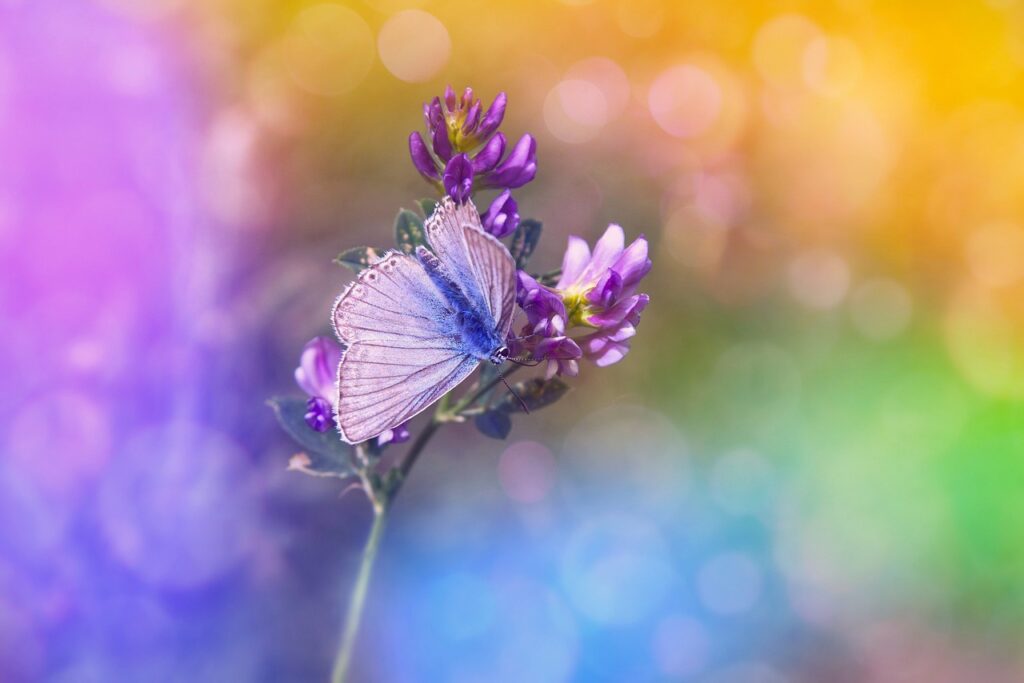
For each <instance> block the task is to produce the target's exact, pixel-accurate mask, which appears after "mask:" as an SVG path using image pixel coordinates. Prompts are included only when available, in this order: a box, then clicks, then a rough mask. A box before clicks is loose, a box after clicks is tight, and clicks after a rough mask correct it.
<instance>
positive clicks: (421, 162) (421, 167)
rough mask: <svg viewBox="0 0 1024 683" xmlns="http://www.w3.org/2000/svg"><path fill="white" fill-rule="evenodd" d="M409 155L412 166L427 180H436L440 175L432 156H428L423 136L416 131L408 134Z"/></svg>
mask: <svg viewBox="0 0 1024 683" xmlns="http://www.w3.org/2000/svg"><path fill="white" fill-rule="evenodd" d="M409 156H411V157H412V163H413V166H415V167H416V170H417V171H419V172H420V175H422V176H423V177H424V178H426V179H427V180H429V181H431V182H437V180H438V179H439V178H440V177H441V176H440V173H439V172H438V170H437V165H436V164H435V162H434V157H432V156H430V151H429V150H428V149H427V143H425V142H423V136H422V135H420V134H419V133H418V132H416V133H412V134H410V135H409Z"/></svg>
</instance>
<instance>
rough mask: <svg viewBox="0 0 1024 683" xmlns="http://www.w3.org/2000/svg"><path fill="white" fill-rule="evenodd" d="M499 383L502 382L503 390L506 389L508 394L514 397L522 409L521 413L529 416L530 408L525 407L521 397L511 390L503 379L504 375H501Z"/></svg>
mask: <svg viewBox="0 0 1024 683" xmlns="http://www.w3.org/2000/svg"><path fill="white" fill-rule="evenodd" d="M501 382H502V384H504V385H505V388H506V389H508V390H509V392H511V394H512V395H513V396H515V397H516V400H517V401H519V405H521V406H522V407H523V412H525V413H526V414H527V415H529V414H530V408H529V407H528V406H527V405H526V401H524V400H523V397H522V396H520V395H519V394H517V393H516V390H515V389H513V388H512V386H511V385H510V384H509V383H508V380H507V379H505V375H501Z"/></svg>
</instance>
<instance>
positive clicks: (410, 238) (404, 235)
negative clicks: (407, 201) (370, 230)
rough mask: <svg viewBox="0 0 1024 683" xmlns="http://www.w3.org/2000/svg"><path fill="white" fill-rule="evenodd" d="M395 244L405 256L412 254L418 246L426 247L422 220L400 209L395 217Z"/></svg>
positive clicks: (410, 212)
mask: <svg viewBox="0 0 1024 683" xmlns="http://www.w3.org/2000/svg"><path fill="white" fill-rule="evenodd" d="M395 243H396V244H397V245H398V248H399V249H401V250H402V251H404V252H405V253H406V254H412V253H414V252H415V251H416V247H418V246H419V245H421V244H422V245H423V246H427V235H426V233H425V232H423V219H422V218H420V217H419V216H417V215H416V214H415V213H413V212H412V211H409V210H408V209H402V210H401V211H399V212H398V215H397V216H395Z"/></svg>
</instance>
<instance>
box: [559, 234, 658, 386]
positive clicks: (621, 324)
mask: <svg viewBox="0 0 1024 683" xmlns="http://www.w3.org/2000/svg"><path fill="white" fill-rule="evenodd" d="M624 245H625V235H624V233H623V231H622V228H620V227H619V226H618V225H609V226H608V229H607V230H605V233H604V235H603V236H602V237H601V239H599V240H598V241H597V244H595V245H594V251H593V253H591V251H590V247H589V246H587V243H586V241H585V240H583V239H581V238H579V237H576V236H571V237H569V245H568V247H567V249H566V251H565V257H564V259H563V261H562V276H561V278H560V279H559V280H558V284H557V285H556V289H557V290H558V291H559V293H560V294H561V299H562V302H563V304H564V305H565V308H566V312H567V321H568V323H569V326H570V327H573V326H583V327H588V328H591V329H593V330H594V331H593V332H591V333H589V334H587V335H585V336H583V337H581V338H579V339H578V340H577V341H578V342H579V345H580V347H581V348H582V350H583V355H584V356H585V357H586V358H588V359H590V360H592V361H593V362H594V363H596V364H597V365H598V366H599V367H604V366H606V365H611V364H613V363H617V362H618V361H620V360H622V358H623V357H624V356H625V355H626V353H627V352H628V351H629V339H630V338H631V337H633V335H635V334H636V326H637V325H638V324H639V323H640V314H641V313H642V312H643V310H644V308H646V307H647V304H648V302H649V301H650V297H648V296H647V295H646V294H636V293H635V292H636V287H637V285H638V284H639V283H640V280H642V279H643V277H644V276H645V275H647V273H648V272H650V270H651V259H650V258H648V256H647V247H648V245H647V240H646V239H644V237H643V236H641V237H638V238H637V239H635V240H634V241H633V242H632V243H631V244H630V245H629V246H628V247H626V246H624Z"/></svg>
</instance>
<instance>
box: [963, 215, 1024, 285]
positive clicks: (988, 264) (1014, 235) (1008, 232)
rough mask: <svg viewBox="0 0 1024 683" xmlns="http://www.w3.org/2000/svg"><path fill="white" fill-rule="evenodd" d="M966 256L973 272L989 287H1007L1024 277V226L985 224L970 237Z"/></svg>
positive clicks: (1002, 223) (1003, 222) (1010, 222)
mask: <svg viewBox="0 0 1024 683" xmlns="http://www.w3.org/2000/svg"><path fill="white" fill-rule="evenodd" d="M964 251H965V254H964V256H965V258H966V260H967V267H968V268H969V269H970V271H971V275H973V276H974V278H975V279H976V280H977V281H978V282H981V283H982V284H985V285H989V286H990V287H1004V286H1006V285H1012V284H1014V283H1016V282H1019V281H1020V280H1021V278H1022V277H1024V228H1022V227H1021V225H1020V224H1019V223H1015V222H1013V221H997V222H993V223H988V224H985V225H982V226H981V227H979V228H977V229H975V230H974V231H972V232H971V234H970V235H969V236H968V238H967V244H966V246H965V250H964Z"/></svg>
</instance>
